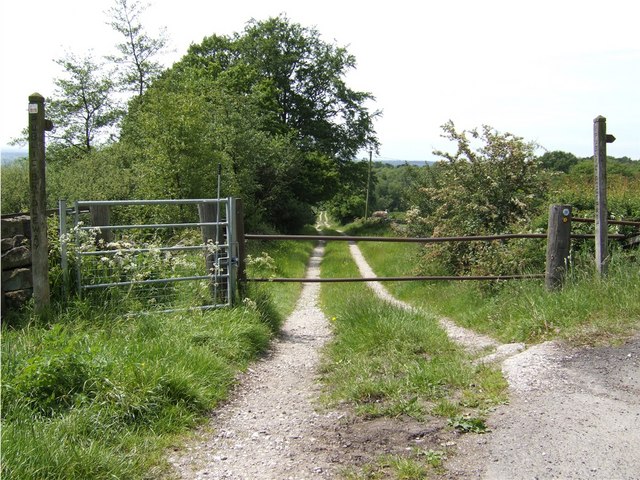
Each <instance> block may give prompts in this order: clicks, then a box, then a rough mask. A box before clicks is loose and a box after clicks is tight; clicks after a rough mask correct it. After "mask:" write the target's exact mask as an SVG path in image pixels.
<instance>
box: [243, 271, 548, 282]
mask: <svg viewBox="0 0 640 480" xmlns="http://www.w3.org/2000/svg"><path fill="white" fill-rule="evenodd" d="M536 278H544V273H541V274H532V275H494V276H462V277H456V276H428V277H353V278H247V279H245V280H244V281H246V282H264V283H270V282H272V283H346V282H413V281H426V280H428V281H431V280H434V281H437V280H454V281H456V280H527V279H536Z"/></svg>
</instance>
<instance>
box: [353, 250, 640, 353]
mask: <svg viewBox="0 0 640 480" xmlns="http://www.w3.org/2000/svg"><path fill="white" fill-rule="evenodd" d="M359 247H360V249H361V250H362V252H363V254H364V255H365V257H366V258H367V260H368V262H369V263H370V265H371V266H372V268H373V269H374V271H375V272H376V274H377V275H380V276H394V275H411V274H414V273H415V271H413V265H415V264H416V263H417V260H416V259H417V255H418V254H419V246H418V245H415V244H406V243H376V242H360V245H359ZM639 261H640V260H639V255H638V253H637V251H636V252H635V253H633V252H626V253H623V252H614V254H613V257H612V262H611V266H610V269H609V275H608V276H607V277H606V278H605V279H602V280H601V279H599V278H597V277H596V275H595V273H594V272H595V267H594V265H593V261H592V260H590V259H588V258H586V256H585V255H584V254H579V255H577V258H576V259H575V262H574V267H573V269H572V271H571V274H570V275H569V276H568V279H567V282H566V285H565V287H564V288H563V289H562V290H561V291H558V292H553V293H549V292H548V291H547V290H546V288H545V287H544V283H543V281H541V280H540V281H538V280H536V281H533V280H527V281H511V282H503V283H502V284H501V285H499V286H496V284H495V283H494V284H493V286H492V287H491V288H488V285H487V284H481V283H479V282H393V283H387V284H386V286H387V287H388V288H389V289H390V290H391V291H392V293H393V294H394V295H396V296H397V297H398V298H400V299H402V300H405V301H407V302H409V303H411V304H412V305H415V306H419V307H421V308H422V309H425V310H427V311H430V312H432V313H433V314H434V315H444V316H448V317H450V318H452V319H454V320H455V321H456V323H458V324H459V325H462V326H464V327H467V328H471V329H473V330H475V331H478V332H481V333H484V334H487V335H490V336H492V337H494V338H496V339H498V340H500V341H502V342H505V343H506V342H528V343H537V342H541V341H544V340H548V339H551V338H563V339H566V340H568V341H570V342H574V343H578V344H598V343H615V342H617V341H619V340H620V339H622V338H624V337H626V336H628V335H629V334H630V332H633V331H635V330H637V329H638V328H639V327H640V268H639V266H638V262H639Z"/></svg>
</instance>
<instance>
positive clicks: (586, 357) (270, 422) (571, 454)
mask: <svg viewBox="0 0 640 480" xmlns="http://www.w3.org/2000/svg"><path fill="white" fill-rule="evenodd" d="M351 249H352V250H351V251H352V254H353V256H354V259H355V260H356V262H357V264H358V266H359V268H360V270H361V273H362V275H363V276H367V277H370V276H375V275H373V272H372V271H371V269H370V267H369V266H368V265H367V263H366V261H365V260H364V258H363V257H362V254H361V253H360V251H359V249H358V248H357V246H355V245H352V246H351ZM322 253H323V247H322V246H319V247H318V248H317V249H316V250H315V251H314V254H313V256H312V259H311V262H310V265H309V269H308V272H307V275H308V277H314V276H318V275H319V265H320V261H321V258H322ZM370 286H371V288H373V289H374V290H375V291H376V292H377V293H378V294H379V295H380V296H381V297H383V298H385V299H387V300H388V301H391V302H392V303H395V304H396V305H398V306H401V307H403V308H411V307H409V306H408V305H406V304H404V303H402V302H399V301H398V300H396V299H395V298H393V297H392V296H391V295H390V294H389V293H388V292H387V291H386V289H385V288H384V287H383V286H382V285H381V284H379V283H371V284H370ZM318 295H319V284H317V283H307V284H305V285H304V287H303V291H302V294H301V297H300V299H299V301H298V304H297V306H296V308H295V311H294V312H293V313H292V314H291V316H290V317H289V318H288V319H287V321H286V322H285V325H284V326H283V330H282V334H281V335H280V337H279V338H278V339H277V341H275V342H274V344H273V347H272V349H271V351H270V352H269V354H268V355H266V356H265V357H264V358H263V359H262V360H261V361H259V362H258V363H256V364H255V365H253V366H252V368H251V369H250V370H249V371H248V372H247V373H246V374H244V375H243V376H242V378H240V379H239V385H238V387H237V388H236V390H235V392H234V394H233V395H232V398H231V399H230V400H229V402H227V403H226V404H225V405H223V406H222V407H221V408H219V409H218V410H217V411H216V412H214V414H213V415H212V418H211V421H210V423H209V425H207V426H206V427H204V428H203V429H201V431H200V432H199V433H198V434H197V435H196V436H195V437H194V438H193V439H192V440H191V441H190V442H189V443H187V444H186V445H183V446H180V447H176V448H175V449H174V451H172V452H171V454H170V455H169V460H170V462H171V464H172V465H173V466H174V470H175V473H176V475H177V476H178V477H180V478H184V479H278V480H279V479H307V478H317V479H323V478H340V477H341V476H343V473H344V471H345V469H350V468H352V467H356V468H358V467H360V466H363V465H365V464H368V463H375V462H376V461H378V460H379V458H380V456H381V455H383V454H403V453H407V452H408V451H411V450H413V449H415V448H419V449H421V450H425V451H427V450H430V449H434V450H445V451H446V452H447V456H448V459H447V461H446V463H445V467H446V471H445V472H444V473H441V474H440V475H435V474H434V475H433V476H432V477H433V478H436V477H437V478H441V479H444V478H446V479H458V478H460V479H556V478H558V479H560V478H568V479H573V478H575V479H578V478H591V479H632V478H634V479H637V478H640V473H639V472H640V469H639V468H638V466H637V465H638V462H637V459H638V452H640V437H639V434H638V432H639V431H640V430H639V429H638V428H637V425H638V424H639V421H640V407H639V405H640V404H639V400H638V399H639V398H640V391H639V388H640V378H639V371H640V369H639V368H638V367H639V364H638V362H639V359H640V336H636V337H634V339H632V340H631V341H630V342H629V343H628V344H626V345H625V346H623V347H622V348H608V349H582V350H578V349H569V348H567V347H565V346H563V345H561V344H557V343H545V344H542V345H538V346H535V347H532V348H529V349H528V350H525V351H522V350H523V349H524V345H522V344H508V345H500V344H499V343H498V342H496V341H495V340H493V339H491V338H488V337H485V336H481V335H477V334H476V333H474V332H470V331H468V330H466V329H462V328H460V327H458V326H456V325H455V324H454V323H453V322H451V321H450V320H446V319H443V320H442V321H441V324H442V326H443V328H445V329H446V330H447V332H448V333H449V335H450V336H451V338H453V339H454V340H456V341H457V342H459V343H460V344H461V345H463V346H465V348H468V349H470V350H472V351H477V352H484V353H485V355H484V356H483V357H482V358H481V359H480V360H479V361H483V362H503V363H502V365H503V371H504V374H505V376H506V378H507V379H508V380H509V384H510V388H511V390H512V392H511V393H512V394H511V398H512V400H511V402H510V404H509V405H504V406H501V407H500V408H498V409H497V410H496V411H495V412H494V413H493V414H491V415H490V417H489V419H488V424H489V426H490V427H491V428H492V432H491V433H488V434H484V435H474V434H467V435H462V436H460V435H458V434H457V433H455V432H453V431H451V430H449V429H447V428H445V421H444V420H443V419H434V420H431V421H427V422H418V421H416V420H413V419H407V418H394V419H374V420H368V419H362V418H357V417H355V416H354V415H352V414H351V413H350V412H349V411H348V410H347V409H344V411H341V410H326V409H324V408H323V407H322V406H321V405H320V404H319V402H318V398H319V396H320V394H321V387H320V385H319V383H318V377H317V368H318V363H319V359H320V351H321V349H322V347H323V346H324V345H325V343H326V342H327V341H328V340H329V339H330V338H331V329H330V326H329V324H328V322H327V319H326V318H325V317H324V315H323V313H322V312H321V310H320V309H319V308H318V305H317V302H318ZM519 352H521V353H519Z"/></svg>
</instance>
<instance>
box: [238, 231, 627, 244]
mask: <svg viewBox="0 0 640 480" xmlns="http://www.w3.org/2000/svg"><path fill="white" fill-rule="evenodd" d="M594 237H595V235H593V234H588V233H585V234H572V235H571V238H594ZM244 238H245V239H247V240H325V241H341V242H398V243H403V242H408V243H443V242H482V241H498V240H511V239H516V238H545V239H546V238H547V234H546V233H508V234H504V235H470V236H465V237H424V238H422V237H354V236H351V237H350V236H346V235H340V236H332V235H255V234H247V235H245V236H244ZM609 238H626V236H625V235H622V234H611V235H609Z"/></svg>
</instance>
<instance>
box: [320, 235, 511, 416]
mask: <svg viewBox="0 0 640 480" xmlns="http://www.w3.org/2000/svg"><path fill="white" fill-rule="evenodd" d="M322 275H323V276H325V277H337V276H339V277H349V276H354V277H355V276H358V273H357V269H356V267H355V265H354V263H353V261H352V260H351V258H350V255H349V252H348V249H347V246H346V245H345V244H344V243H342V242H335V243H331V242H329V244H328V246H327V252H326V255H325V259H324V260H323V264H322ZM321 300H322V304H323V308H324V309H325V311H326V312H327V314H328V315H329V316H330V318H331V319H332V323H333V326H334V331H335V339H334V340H333V341H332V342H331V344H330V345H329V346H328V348H327V355H326V360H325V362H324V364H323V369H322V371H323V375H324V379H325V381H326V383H327V384H328V385H329V386H330V387H329V390H330V395H329V397H330V399H332V400H334V401H347V402H350V403H351V404H353V405H354V407H355V409H356V411H357V412H359V413H360V414H363V415H366V416H381V415H384V416H397V415H402V414H403V415H410V416H414V417H417V418H422V417H424V416H425V415H427V414H429V413H436V414H443V415H446V416H449V415H454V414H458V413H460V412H461V411H462V410H463V409H464V407H467V406H474V407H483V406H487V405H490V404H493V403H495V402H498V401H501V400H502V399H503V397H502V394H503V389H504V387H505V383H504V380H503V379H502V377H501V375H500V372H499V371H497V370H495V369H492V368H489V367H474V366H472V365H471V363H470V362H469V357H468V356H467V355H466V353H465V352H463V351H462V350H461V349H459V348H458V347H457V346H456V345H455V344H454V343H452V342H451V341H450V340H449V339H448V338H447V335H446V334H445V332H444V331H443V330H442V329H441V328H440V327H439V326H438V324H437V321H436V320H435V317H433V316H432V315H425V314H422V313H416V312H409V311H406V310H404V309H401V308H398V307H395V306H393V305H391V304H389V303H387V302H384V301H383V300H380V299H379V298H378V297H377V296H375V294H374V293H373V292H372V291H371V290H370V289H369V288H368V287H367V286H366V285H364V284H360V283H358V284H340V285H336V284H323V287H322V293H321Z"/></svg>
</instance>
